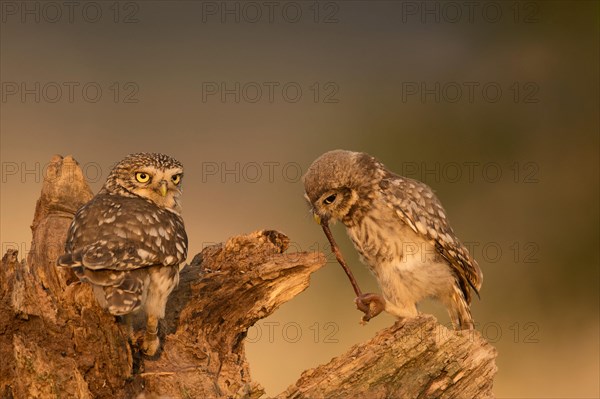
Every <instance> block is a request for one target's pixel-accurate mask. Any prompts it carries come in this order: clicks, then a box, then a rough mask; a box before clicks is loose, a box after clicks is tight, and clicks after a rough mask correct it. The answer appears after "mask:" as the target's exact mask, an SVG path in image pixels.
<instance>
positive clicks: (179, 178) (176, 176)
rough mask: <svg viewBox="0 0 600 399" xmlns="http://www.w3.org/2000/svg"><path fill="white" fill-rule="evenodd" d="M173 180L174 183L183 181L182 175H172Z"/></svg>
mask: <svg viewBox="0 0 600 399" xmlns="http://www.w3.org/2000/svg"><path fill="white" fill-rule="evenodd" d="M171 181H172V182H173V184H179V182H180V181H181V175H173V176H171Z"/></svg>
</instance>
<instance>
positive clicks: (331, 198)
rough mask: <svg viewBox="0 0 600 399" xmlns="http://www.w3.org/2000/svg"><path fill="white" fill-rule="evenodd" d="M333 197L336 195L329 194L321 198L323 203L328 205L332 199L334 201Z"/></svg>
mask: <svg viewBox="0 0 600 399" xmlns="http://www.w3.org/2000/svg"><path fill="white" fill-rule="evenodd" d="M335 197H336V195H335V194H331V195H330V196H329V197H327V198H325V199H324V200H323V203H324V204H326V205H329V204H331V203H333V201H335Z"/></svg>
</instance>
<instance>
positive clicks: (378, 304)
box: [354, 293, 385, 324]
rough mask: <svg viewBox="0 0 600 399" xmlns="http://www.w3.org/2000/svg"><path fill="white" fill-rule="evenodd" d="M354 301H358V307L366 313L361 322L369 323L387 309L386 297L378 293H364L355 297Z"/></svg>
mask: <svg viewBox="0 0 600 399" xmlns="http://www.w3.org/2000/svg"><path fill="white" fill-rule="evenodd" d="M354 303H356V308H357V309H358V310H360V311H361V312H363V313H364V316H363V317H362V322H361V324H365V323H367V322H368V321H369V320H371V319H372V318H373V317H375V316H377V315H378V314H379V313H381V312H383V311H384V310H385V299H383V297H382V296H381V295H377V294H372V293H367V294H362V295H360V296H358V297H357V298H356V299H354Z"/></svg>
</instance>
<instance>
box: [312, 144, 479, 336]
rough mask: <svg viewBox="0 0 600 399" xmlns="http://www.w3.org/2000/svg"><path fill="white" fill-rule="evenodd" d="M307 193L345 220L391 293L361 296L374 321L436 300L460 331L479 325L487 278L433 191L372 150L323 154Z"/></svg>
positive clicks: (328, 215)
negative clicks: (479, 300) (474, 302)
mask: <svg viewBox="0 0 600 399" xmlns="http://www.w3.org/2000/svg"><path fill="white" fill-rule="evenodd" d="M303 182H304V187H305V197H306V199H307V201H308V202H309V204H310V206H311V209H312V212H313V213H314V216H315V218H316V219H317V220H319V223H328V222H329V221H341V222H342V223H343V224H344V225H345V226H346V230H347V232H348V235H349V236H350V238H351V240H352V242H353V243H354V246H355V248H356V249H357V251H358V252H359V254H360V257H361V260H362V261H363V263H365V264H366V265H367V266H368V267H369V269H370V270H371V272H372V273H373V274H374V275H375V277H376V279H377V281H378V285H379V287H380V289H381V291H382V294H383V297H381V296H380V295H377V294H372V293H368V294H362V295H361V296H359V297H358V298H356V304H357V307H358V308H359V309H361V310H362V311H363V312H365V317H366V318H363V320H365V321H368V320H369V319H370V318H372V317H374V316H376V315H377V314H379V313H380V312H381V311H383V310H385V311H387V312H389V313H391V314H392V315H395V316H397V317H399V318H405V317H414V316H417V315H418V311H417V303H418V302H420V301H421V300H423V299H425V298H436V299H438V300H440V301H441V302H442V303H443V304H444V305H445V306H446V308H447V309H448V313H449V315H450V318H451V320H452V323H453V325H454V327H455V328H456V329H472V328H473V318H472V317H471V311H470V308H469V305H470V302H471V291H472V290H473V291H474V292H475V293H476V294H477V295H479V290H480V288H481V283H482V280H483V275H482V272H481V269H480V268H479V265H478V264H477V262H476V261H475V259H474V258H473V257H472V256H471V254H470V253H469V251H468V250H467V248H466V247H465V246H464V245H463V244H462V243H461V242H460V240H459V239H458V238H457V236H456V235H455V234H454V231H453V229H452V227H450V224H449V222H448V219H447V217H446V211H445V210H444V208H443V207H442V205H441V203H440V201H439V200H438V199H437V197H436V196H435V194H434V193H433V191H432V189H431V188H430V187H429V186H427V185H426V184H424V183H422V182H420V181H417V180H413V179H409V178H406V177H402V176H399V175H396V174H394V173H393V172H391V171H390V170H388V169H387V168H386V167H385V166H384V165H383V164H382V163H380V162H379V161H377V160H376V159H375V158H373V157H371V156H370V155H368V154H365V153H360V152H351V151H342V150H335V151H330V152H327V153H325V154H323V155H322V156H321V157H319V158H318V159H317V160H315V161H314V162H313V163H312V165H311V166H310V167H309V169H308V170H307V172H306V174H305V175H304V176H303Z"/></svg>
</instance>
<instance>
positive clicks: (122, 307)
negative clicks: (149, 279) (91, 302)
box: [104, 276, 144, 316]
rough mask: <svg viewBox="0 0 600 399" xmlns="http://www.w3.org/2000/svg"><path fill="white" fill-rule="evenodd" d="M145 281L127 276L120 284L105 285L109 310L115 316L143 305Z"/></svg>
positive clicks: (133, 310) (127, 312)
mask: <svg viewBox="0 0 600 399" xmlns="http://www.w3.org/2000/svg"><path fill="white" fill-rule="evenodd" d="M143 293H144V281H143V280H142V279H140V278H137V277H136V276H127V277H125V278H124V279H123V281H122V282H121V284H119V285H118V286H112V287H104V294H105V297H106V302H107V306H108V311H109V312H110V313H111V314H114V315H115V316H122V315H126V314H129V313H131V312H135V311H136V310H138V309H139V308H140V306H141V305H142V297H143Z"/></svg>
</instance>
